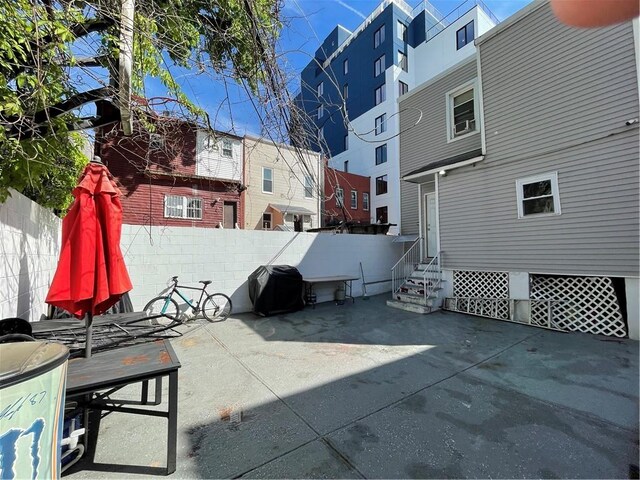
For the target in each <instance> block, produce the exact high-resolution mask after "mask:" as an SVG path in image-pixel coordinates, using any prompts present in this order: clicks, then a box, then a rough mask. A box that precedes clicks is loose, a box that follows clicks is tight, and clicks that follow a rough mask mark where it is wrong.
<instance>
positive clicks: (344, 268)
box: [121, 225, 402, 313]
mask: <svg viewBox="0 0 640 480" xmlns="http://www.w3.org/2000/svg"><path fill="white" fill-rule="evenodd" d="M121 245H122V252H123V254H124V257H125V262H126V264H127V268H128V270H129V274H130V276H131V280H132V282H133V285H134V288H133V291H132V292H131V293H130V295H131V300H132V302H133V306H134V308H135V309H141V308H142V307H143V306H144V305H145V303H146V302H147V301H148V300H150V299H151V298H153V297H154V296H156V295H158V294H160V293H161V292H162V291H163V290H165V289H166V288H167V285H168V281H169V279H170V278H171V277H172V276H173V275H178V276H179V277H180V280H179V281H180V283H181V284H182V283H184V284H187V285H192V286H197V285H198V283H197V282H198V281H199V280H212V281H213V283H212V284H211V285H210V286H209V287H208V288H207V290H208V291H209V292H211V293H213V292H222V293H225V294H227V295H229V296H230V297H231V298H232V301H233V306H234V312H237V313H240V312H247V311H250V310H251V302H250V300H249V292H248V287H247V278H248V276H249V274H251V272H253V271H254V270H255V269H256V268H258V267H259V266H260V265H265V264H268V263H270V262H271V263H273V264H274V265H293V266H295V267H297V268H298V269H299V270H300V272H301V273H302V274H303V275H307V276H325V275H353V276H354V277H358V278H359V277H360V265H359V262H362V265H363V268H364V273H365V278H366V280H367V281H368V282H370V281H377V280H389V279H390V276H391V274H390V272H391V267H392V266H393V265H394V264H395V262H397V260H398V259H399V258H400V256H401V255H402V244H401V243H393V237H391V236H386V235H332V234H324V233H320V234H319V233H294V232H267V231H260V230H230V229H225V230H222V229H203V228H192V227H170V228H156V227H154V228H152V229H151V231H149V230H148V229H145V228H144V227H141V226H137V225H124V226H123V232H122V242H121ZM280 252H281V253H280ZM279 253H280V255H279V256H278V257H277V258H275V257H276V256H277V255H278V254H279ZM336 288H337V285H336V284H324V285H319V286H318V288H317V289H316V293H317V294H318V301H319V302H323V301H329V300H332V299H333V297H334V291H335V289H336ZM390 288H391V286H390V282H387V283H381V284H376V285H370V286H368V287H367V294H368V295H375V294H377V293H383V292H387V291H390ZM184 292H189V290H185V291H184ZM192 292H193V295H197V294H198V292H196V291H192ZM353 293H354V296H360V295H362V281H361V280H357V281H354V282H353ZM196 298H198V297H196ZM177 300H179V298H177ZM179 303H180V302H179Z"/></svg>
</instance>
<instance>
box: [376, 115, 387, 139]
mask: <svg viewBox="0 0 640 480" xmlns="http://www.w3.org/2000/svg"><path fill="white" fill-rule="evenodd" d="M386 119H387V116H386V115H385V114H384V113H383V114H382V115H380V116H379V117H376V124H375V128H376V131H375V133H376V135H380V134H381V133H383V132H386V131H387V122H386Z"/></svg>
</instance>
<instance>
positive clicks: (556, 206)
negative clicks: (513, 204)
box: [516, 172, 560, 218]
mask: <svg viewBox="0 0 640 480" xmlns="http://www.w3.org/2000/svg"><path fill="white" fill-rule="evenodd" d="M516 195H517V199H518V218H524V217H529V216H533V215H560V192H559V191H558V172H551V173H544V174H541V175H535V176H532V177H527V178H521V179H519V180H516Z"/></svg>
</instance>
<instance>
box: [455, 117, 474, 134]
mask: <svg viewBox="0 0 640 480" xmlns="http://www.w3.org/2000/svg"><path fill="white" fill-rule="evenodd" d="M475 126H476V121H475V120H465V121H464V122H459V123H456V124H455V125H454V126H453V134H454V135H462V134H463V133H467V132H470V131H472V130H473V129H474V127H475Z"/></svg>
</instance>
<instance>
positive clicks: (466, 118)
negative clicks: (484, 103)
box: [447, 81, 479, 141]
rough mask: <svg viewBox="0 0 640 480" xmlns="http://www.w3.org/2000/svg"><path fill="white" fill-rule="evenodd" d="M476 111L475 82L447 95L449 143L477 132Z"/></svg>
mask: <svg viewBox="0 0 640 480" xmlns="http://www.w3.org/2000/svg"><path fill="white" fill-rule="evenodd" d="M476 111H477V108H476V88H475V81H474V82H472V83H469V84H467V85H466V86H464V87H462V88H460V89H458V90H455V91H453V92H450V93H448V94H447V129H448V132H447V137H448V140H449V141H452V140H454V139H456V138H458V137H462V136H465V135H469V134H472V133H476V132H478V131H479V128H478V126H479V125H478V121H477V118H476Z"/></svg>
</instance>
